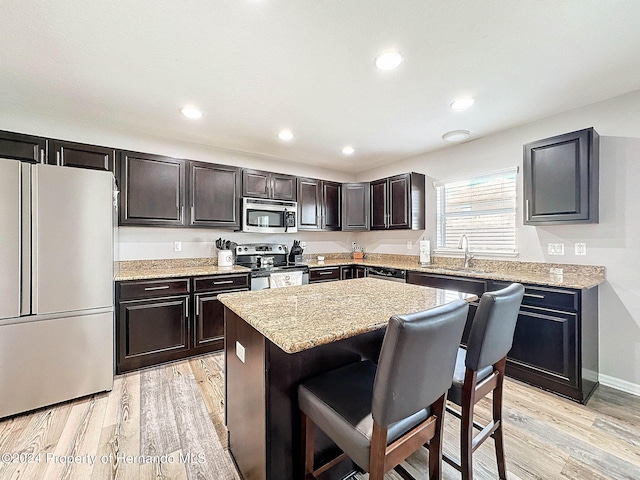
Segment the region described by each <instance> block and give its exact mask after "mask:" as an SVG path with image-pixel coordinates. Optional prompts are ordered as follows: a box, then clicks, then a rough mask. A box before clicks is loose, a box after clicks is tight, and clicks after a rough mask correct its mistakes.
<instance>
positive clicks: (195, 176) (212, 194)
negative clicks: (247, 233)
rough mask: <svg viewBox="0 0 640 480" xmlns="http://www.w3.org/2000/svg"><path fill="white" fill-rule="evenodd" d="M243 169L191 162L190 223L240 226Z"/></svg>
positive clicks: (203, 225) (213, 225)
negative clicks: (241, 172)
mask: <svg viewBox="0 0 640 480" xmlns="http://www.w3.org/2000/svg"><path fill="white" fill-rule="evenodd" d="M241 182H242V180H241V176H240V169H239V168H237V167H230V166H228V165H216V164H213V163H205V162H195V161H189V162H188V185H189V225H191V226H196V227H224V228H236V229H238V228H240V213H239V212H240V188H241V187H240V186H241Z"/></svg>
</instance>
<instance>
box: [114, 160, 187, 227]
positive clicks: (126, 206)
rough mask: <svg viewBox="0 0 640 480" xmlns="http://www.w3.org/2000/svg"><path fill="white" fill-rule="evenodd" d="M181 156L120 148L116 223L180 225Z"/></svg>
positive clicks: (183, 194) (182, 194)
mask: <svg viewBox="0 0 640 480" xmlns="http://www.w3.org/2000/svg"><path fill="white" fill-rule="evenodd" d="M185 170H186V165H185V161H184V160H180V159H176V158H169V157H162V156H159V155H150V154H146V153H134V152H120V156H119V166H118V172H119V186H120V225H157V226H163V227H184V226H185V225H186V221H185V211H184V210H185V197H186V189H185V184H186V182H185V177H186V175H185Z"/></svg>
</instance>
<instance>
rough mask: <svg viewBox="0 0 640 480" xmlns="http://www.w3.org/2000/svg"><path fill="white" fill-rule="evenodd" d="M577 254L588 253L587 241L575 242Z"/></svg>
mask: <svg viewBox="0 0 640 480" xmlns="http://www.w3.org/2000/svg"><path fill="white" fill-rule="evenodd" d="M573 246H574V248H575V252H576V255H586V254H587V244H586V243H574V244H573Z"/></svg>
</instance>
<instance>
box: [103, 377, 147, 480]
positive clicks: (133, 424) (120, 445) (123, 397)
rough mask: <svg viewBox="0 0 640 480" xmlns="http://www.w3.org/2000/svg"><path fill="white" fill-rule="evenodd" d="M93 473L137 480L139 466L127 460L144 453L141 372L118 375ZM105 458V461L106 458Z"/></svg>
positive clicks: (109, 402) (104, 476) (113, 477)
mask: <svg viewBox="0 0 640 480" xmlns="http://www.w3.org/2000/svg"><path fill="white" fill-rule="evenodd" d="M105 424H106V426H105V427H104V428H103V429H102V432H101V435H100V440H99V442H98V443H99V445H98V450H97V452H96V455H97V457H98V461H97V462H96V464H95V465H94V467H93V471H92V472H91V479H92V480H107V479H118V480H137V479H138V478H139V467H138V465H136V464H131V463H128V462H126V461H125V460H123V456H125V455H130V456H131V455H133V456H136V455H139V454H140V375H139V373H130V374H127V375H121V376H118V377H116V378H115V381H114V388H113V390H112V391H111V394H110V395H109V401H108V403H107V411H106V414H105ZM103 459H104V460H103Z"/></svg>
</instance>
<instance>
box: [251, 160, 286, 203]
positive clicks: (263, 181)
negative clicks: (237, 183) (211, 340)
mask: <svg viewBox="0 0 640 480" xmlns="http://www.w3.org/2000/svg"><path fill="white" fill-rule="evenodd" d="M242 196H243V197H253V198H272V199H275V200H290V201H294V202H295V201H296V177H294V176H292V175H285V174H283V173H273V172H265V171H261V170H249V169H246V168H245V169H244V170H242Z"/></svg>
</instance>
